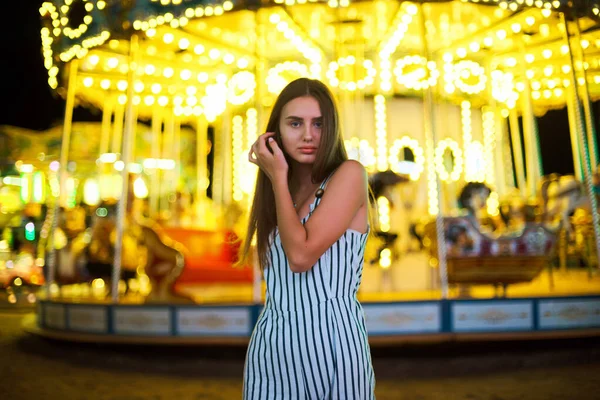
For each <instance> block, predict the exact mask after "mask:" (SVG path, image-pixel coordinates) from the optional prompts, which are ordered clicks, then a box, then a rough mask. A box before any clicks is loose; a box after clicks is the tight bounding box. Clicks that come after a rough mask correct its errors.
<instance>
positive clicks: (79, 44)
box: [40, 0, 600, 119]
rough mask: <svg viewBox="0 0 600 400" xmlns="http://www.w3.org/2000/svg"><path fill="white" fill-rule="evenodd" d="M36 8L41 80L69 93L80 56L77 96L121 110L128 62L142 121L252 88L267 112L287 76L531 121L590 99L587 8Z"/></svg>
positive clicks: (149, 1)
mask: <svg viewBox="0 0 600 400" xmlns="http://www.w3.org/2000/svg"><path fill="white" fill-rule="evenodd" d="M40 12H41V15H42V18H43V21H44V28H43V29H42V32H41V34H42V39H43V42H42V43H43V52H44V56H45V66H46V68H47V69H48V74H49V81H48V82H49V85H50V86H51V87H52V88H55V89H59V90H60V88H61V87H62V86H64V85H66V82H67V80H66V79H64V76H65V75H66V73H67V71H68V69H67V68H64V66H65V65H67V64H68V63H69V62H70V61H72V60H74V59H80V62H79V66H78V75H77V79H78V81H77V83H78V86H77V87H78V89H77V98H78V101H80V102H82V103H89V104H93V105H95V106H96V107H99V108H103V107H104V106H105V105H106V104H107V101H111V99H112V101H116V102H121V103H123V102H125V101H126V95H125V94H126V92H127V91H126V89H127V85H128V72H129V70H130V68H131V66H132V65H136V71H135V77H134V79H133V81H132V82H133V83H134V94H135V97H134V102H135V103H136V104H138V106H139V107H138V115H139V116H140V117H142V118H144V117H149V116H150V115H151V113H152V110H153V109H154V108H155V107H156V106H157V105H160V106H163V107H166V106H172V107H173V108H174V110H175V111H176V113H177V114H178V115H181V116H183V117H185V116H187V117H190V118H195V117H196V116H198V115H201V114H204V115H206V116H207V117H208V118H209V119H211V118H213V119H214V118H215V117H216V116H218V115H219V114H220V113H221V112H222V111H223V110H224V107H226V106H228V105H230V106H233V107H238V106H245V105H246V106H247V105H248V104H251V102H253V101H254V99H255V94H256V93H257V92H258V93H260V94H261V96H260V99H261V101H262V102H263V105H265V106H268V105H270V103H271V102H272V101H273V97H274V95H275V94H276V93H277V92H278V91H279V90H280V89H281V88H282V87H283V85H285V83H286V82H288V81H290V80H291V79H293V78H295V77H298V76H310V77H315V78H320V79H323V80H324V81H325V82H327V83H328V84H329V85H330V86H332V87H334V88H336V89H337V90H339V91H340V92H345V93H349V94H350V95H352V96H355V95H362V96H368V95H373V94H388V95H400V96H419V95H421V94H422V91H423V89H425V88H427V87H429V86H432V87H435V94H436V96H438V98H444V99H447V100H448V101H454V102H460V101H462V100H464V99H468V100H470V101H471V102H472V103H473V104H474V105H485V104H490V103H491V102H496V103H498V104H499V105H501V106H502V107H505V108H507V109H509V108H512V107H515V104H516V103H517V102H518V100H519V98H520V97H521V96H522V95H523V94H524V93H531V97H532V100H533V104H534V107H535V109H536V110H537V111H538V112H543V111H544V110H546V109H548V108H553V107H562V106H563V105H564V104H565V101H566V96H567V92H568V90H569V87H571V85H572V83H571V82H573V81H578V82H579V83H583V82H586V80H587V82H588V87H589V91H590V94H591V96H592V98H597V97H600V66H599V57H600V31H599V29H598V28H599V27H600V24H599V19H598V14H599V13H600V8H599V7H598V6H597V5H596V2H594V1H578V2H576V6H573V5H572V4H571V3H569V2H567V1H559V0H554V1H548V0H514V1H504V0H464V1H459V0H455V1H412V2H408V1H393V0H375V1H357V0H352V1H349V0H329V1H311V0H275V1H267V0H262V1H261V0H253V1H229V0H228V1H225V2H222V3H221V2H219V3H214V2H207V1H204V0H137V1H135V0H123V1H108V0H107V1H102V0H98V1H96V0H53V1H50V2H46V3H44V4H43V5H42V7H41V9H40ZM565 20H568V21H571V22H570V23H569V24H568V26H569V31H568V36H569V37H570V38H571V39H572V40H570V41H567V40H566V38H567V32H566V31H565V26H566V25H565V23H564V21H565ZM134 35H135V36H136V37H138V38H139V41H137V40H136V42H137V43H138V47H136V49H135V50H134V52H135V53H132V47H131V40H130V39H131V38H132V36H134ZM573 38H575V40H573ZM576 39H579V40H576ZM133 59H135V64H133V63H132V60H133ZM572 66H574V67H575V71H573V68H572ZM574 73H575V74H574Z"/></svg>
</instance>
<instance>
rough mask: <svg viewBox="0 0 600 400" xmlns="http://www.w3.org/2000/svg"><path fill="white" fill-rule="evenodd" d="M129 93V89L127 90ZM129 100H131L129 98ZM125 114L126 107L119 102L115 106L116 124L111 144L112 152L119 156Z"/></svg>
mask: <svg viewBox="0 0 600 400" xmlns="http://www.w3.org/2000/svg"><path fill="white" fill-rule="evenodd" d="M127 92H128V93H129V87H128V89H127ZM127 100H129V98H127ZM124 114H125V105H123V104H121V103H119V102H117V104H116V106H115V123H114V125H113V140H112V144H111V152H112V153H115V154H118V153H119V152H120V150H121V142H122V139H123V118H124Z"/></svg>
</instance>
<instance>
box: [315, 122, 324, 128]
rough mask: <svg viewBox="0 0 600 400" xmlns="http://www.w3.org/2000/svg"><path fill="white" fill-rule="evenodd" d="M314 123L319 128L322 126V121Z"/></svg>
mask: <svg viewBox="0 0 600 400" xmlns="http://www.w3.org/2000/svg"><path fill="white" fill-rule="evenodd" d="M314 125H315V127H316V128H319V129H321V128H322V127H323V123H322V122H315V123H314Z"/></svg>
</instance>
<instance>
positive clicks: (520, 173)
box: [508, 109, 527, 197]
mask: <svg viewBox="0 0 600 400" xmlns="http://www.w3.org/2000/svg"><path fill="white" fill-rule="evenodd" d="M508 122H509V124H510V138H511V141H512V148H513V154H514V159H515V172H516V175H517V186H518V187H519V191H520V192H521V196H523V197H526V196H527V191H526V184H525V166H524V165H523V146H522V145H521V129H520V128H519V116H518V115H517V111H516V110H514V109H512V110H510V112H509V114H508Z"/></svg>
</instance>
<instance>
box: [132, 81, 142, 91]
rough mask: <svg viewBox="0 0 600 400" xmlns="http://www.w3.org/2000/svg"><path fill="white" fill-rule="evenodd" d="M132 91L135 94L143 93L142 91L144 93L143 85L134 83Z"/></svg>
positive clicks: (140, 82) (139, 82)
mask: <svg viewBox="0 0 600 400" xmlns="http://www.w3.org/2000/svg"><path fill="white" fill-rule="evenodd" d="M133 90H134V91H135V92H136V93H141V92H143V91H144V83H143V82H142V81H136V82H135V83H134V84H133Z"/></svg>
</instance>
